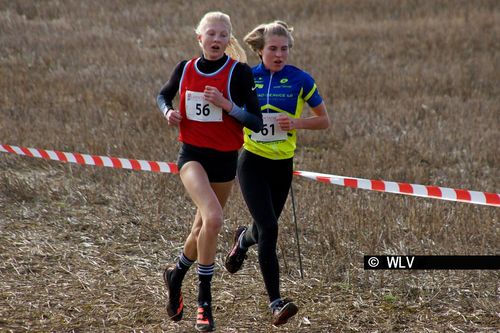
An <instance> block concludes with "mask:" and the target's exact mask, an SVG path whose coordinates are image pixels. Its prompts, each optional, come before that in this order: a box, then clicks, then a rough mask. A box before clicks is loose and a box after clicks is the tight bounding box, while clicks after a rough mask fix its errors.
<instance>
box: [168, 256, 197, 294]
mask: <svg viewBox="0 0 500 333" xmlns="http://www.w3.org/2000/svg"><path fill="white" fill-rule="evenodd" d="M193 263H194V260H191V259H189V258H188V257H186V255H185V254H184V253H181V254H180V256H179V261H178V262H177V264H176V265H175V269H174V271H173V272H172V281H171V283H172V285H174V286H178V287H180V286H181V285H182V280H184V277H185V276H186V273H187V271H188V270H189V268H190V267H191V265H193Z"/></svg>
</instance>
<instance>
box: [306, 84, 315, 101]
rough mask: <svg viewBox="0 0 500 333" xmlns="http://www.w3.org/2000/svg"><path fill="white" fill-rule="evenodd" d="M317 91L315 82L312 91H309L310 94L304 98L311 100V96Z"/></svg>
mask: <svg viewBox="0 0 500 333" xmlns="http://www.w3.org/2000/svg"><path fill="white" fill-rule="evenodd" d="M315 91H316V83H315V84H314V86H313V87H312V89H311V91H310V92H309V94H307V96H306V97H304V100H305V101H306V102H307V101H308V100H309V98H311V96H312V95H313V94H314V92H315Z"/></svg>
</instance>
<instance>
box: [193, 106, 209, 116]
mask: <svg viewBox="0 0 500 333" xmlns="http://www.w3.org/2000/svg"><path fill="white" fill-rule="evenodd" d="M201 114H203V115H204V116H205V117H207V116H208V115H209V114H210V108H209V107H208V104H205V105H203V107H202V106H201V104H200V103H196V115H197V116H199V115H201Z"/></svg>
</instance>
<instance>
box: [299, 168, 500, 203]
mask: <svg viewBox="0 0 500 333" xmlns="http://www.w3.org/2000/svg"><path fill="white" fill-rule="evenodd" d="M294 174H295V175H298V176H302V177H306V178H309V179H314V180H317V181H320V182H323V183H330V184H335V185H340V186H347V187H352V188H361V189H364V190H371V191H379V192H388V193H397V194H405V195H412V196H417V197H425V198H434V199H441V200H450V201H461V202H468V203H473V204H479V205H488V206H496V207H500V194H498V193H488V192H478V191H469V190H461V189H453V188H447V187H439V186H429V185H427V186H426V185H417V184H407V183H396V182H388V181H385V180H369V179H362V178H351V177H343V176H336V175H327V174H324V173H317V172H309V171H294Z"/></svg>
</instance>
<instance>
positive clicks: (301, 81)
mask: <svg viewBox="0 0 500 333" xmlns="http://www.w3.org/2000/svg"><path fill="white" fill-rule="evenodd" d="M252 71H253V76H254V80H255V87H256V91H257V96H258V97H259V102H260V105H261V111H262V116H263V119H264V127H263V128H262V130H261V131H260V132H258V133H254V132H252V131H251V130H249V129H248V128H245V129H244V133H245V143H244V145H243V147H244V148H245V149H246V150H248V151H250V152H252V153H254V154H257V155H259V156H263V157H266V158H269V159H273V160H281V159H286V158H291V157H293V155H294V153H295V147H296V143H297V133H296V130H292V131H288V132H283V131H281V130H280V129H279V126H278V124H277V123H276V119H275V117H276V116H277V115H279V114H281V113H284V114H287V115H288V116H290V117H293V118H300V116H301V114H302V109H303V107H304V103H306V102H307V104H308V105H309V106H310V107H312V108H314V107H316V106H318V105H320V104H321V103H322V101H323V99H322V98H321V96H320V94H319V93H318V89H317V87H316V84H315V82H314V79H313V78H312V77H311V76H310V75H309V74H308V73H306V72H304V71H303V70H301V69H299V68H297V67H294V66H291V65H285V67H284V68H283V69H282V70H281V71H279V72H274V73H271V72H270V71H269V70H267V69H266V68H265V67H264V64H262V63H261V64H259V65H258V66H255V67H253V68H252Z"/></svg>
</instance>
